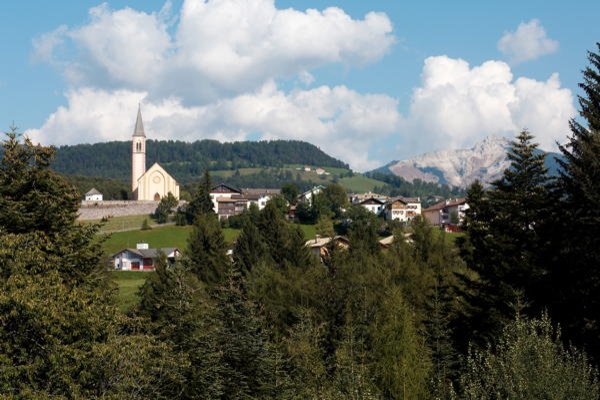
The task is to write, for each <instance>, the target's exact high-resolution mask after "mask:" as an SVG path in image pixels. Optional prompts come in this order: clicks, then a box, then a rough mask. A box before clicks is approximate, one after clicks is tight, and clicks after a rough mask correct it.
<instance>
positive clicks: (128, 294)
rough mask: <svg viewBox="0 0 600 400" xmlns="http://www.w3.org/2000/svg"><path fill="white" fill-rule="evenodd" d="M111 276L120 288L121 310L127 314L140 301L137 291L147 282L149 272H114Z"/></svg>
mask: <svg viewBox="0 0 600 400" xmlns="http://www.w3.org/2000/svg"><path fill="white" fill-rule="evenodd" d="M111 274H112V277H113V280H114V281H115V282H116V284H117V286H118V288H119V294H118V298H119V309H120V310H121V311H123V312H125V311H127V310H129V309H130V308H131V307H132V306H134V305H135V304H137V303H138V302H139V301H140V300H139V297H138V296H137V291H138V288H139V287H140V286H142V285H143V284H144V282H145V281H146V277H147V276H148V272H139V271H112V272H111Z"/></svg>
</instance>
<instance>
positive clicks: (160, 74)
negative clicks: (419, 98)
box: [34, 0, 395, 103]
mask: <svg viewBox="0 0 600 400" xmlns="http://www.w3.org/2000/svg"><path fill="white" fill-rule="evenodd" d="M169 10H170V3H167V4H166V6H165V7H163V10H161V12H157V13H144V12H140V11H136V10H133V9H131V8H124V9H120V10H112V9H110V8H109V7H108V5H106V4H102V5H100V6H98V7H94V8H92V9H91V10H90V12H89V14H90V20H89V22H88V23H87V24H85V25H83V26H80V27H76V28H70V29H67V28H66V27H62V28H60V30H59V31H55V32H51V33H48V34H45V35H42V36H41V37H39V38H37V39H36V40H35V44H34V47H35V52H34V54H36V55H38V58H39V59H50V58H54V57H55V56H56V55H55V54H54V53H53V49H54V48H55V47H56V43H57V41H58V40H59V39H60V40H65V39H68V44H70V45H71V46H73V47H74V49H73V52H70V53H69V58H65V59H63V60H61V61H62V63H61V64H60V65H61V66H63V72H64V74H65V76H66V77H67V79H68V81H69V82H70V83H71V84H72V85H76V86H77V85H86V86H101V87H107V86H113V87H121V88H127V89H130V90H145V91H148V92H149V93H150V95H152V96H154V97H161V96H162V97H165V96H170V95H175V96H178V97H180V98H182V99H183V100H184V101H185V102H186V103H198V102H210V101H214V100H215V99H218V98H221V97H223V96H235V95H237V94H239V93H244V92H247V91H251V90H255V89H257V88H259V87H261V86H262V85H263V84H265V82H267V81H268V80H270V79H274V78H289V77H293V76H300V77H301V78H302V79H303V82H311V79H310V74H309V73H308V71H309V70H310V69H312V68H316V67H319V66H322V65H325V64H331V63H342V64H347V65H364V64H367V63H370V62H374V61H377V60H378V59H380V58H381V57H382V56H383V55H384V54H385V53H386V52H387V51H388V50H389V49H390V46H391V45H392V44H393V43H394V40H395V39H394V36H393V35H392V24H391V22H390V20H389V18H388V17H387V16H386V15H385V14H383V13H376V12H370V13H368V14H366V15H365V17H364V19H353V18H351V17H350V16H349V15H348V14H346V13H345V12H344V11H343V10H341V9H339V8H336V7H331V8H327V9H325V10H323V11H318V10H314V9H308V10H306V11H297V10H294V9H277V8H276V7H275V3H274V0H211V1H204V0H185V1H184V3H183V5H182V7H181V10H180V13H179V17H178V18H177V19H176V20H175V21H177V22H176V23H175V24H174V22H173V21H174V20H173V18H170V11H169ZM171 24H174V25H171Z"/></svg>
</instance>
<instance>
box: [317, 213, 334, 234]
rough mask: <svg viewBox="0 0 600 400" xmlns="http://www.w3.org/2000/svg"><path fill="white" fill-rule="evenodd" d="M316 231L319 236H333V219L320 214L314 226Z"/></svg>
mask: <svg viewBox="0 0 600 400" xmlns="http://www.w3.org/2000/svg"><path fill="white" fill-rule="evenodd" d="M315 229H316V231H317V235H319V236H320V237H331V238H332V237H333V236H335V231H334V230H333V221H332V220H331V218H327V217H326V216H321V217H320V218H319V219H318V220H317V224H316V226H315Z"/></svg>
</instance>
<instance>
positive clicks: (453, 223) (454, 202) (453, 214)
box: [423, 198, 469, 230]
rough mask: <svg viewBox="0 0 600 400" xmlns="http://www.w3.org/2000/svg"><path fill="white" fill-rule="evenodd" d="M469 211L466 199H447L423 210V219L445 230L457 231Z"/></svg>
mask: <svg viewBox="0 0 600 400" xmlns="http://www.w3.org/2000/svg"><path fill="white" fill-rule="evenodd" d="M468 209H469V205H468V204H467V201H466V199H464V198H458V199H448V200H443V201H440V202H439V203H436V204H434V205H432V206H431V207H428V208H426V209H424V210H423V217H425V219H427V221H429V223H430V224H431V225H434V226H441V227H443V228H444V229H446V230H457V229H458V227H459V226H460V225H461V224H462V222H463V219H464V217H465V211H466V210H468Z"/></svg>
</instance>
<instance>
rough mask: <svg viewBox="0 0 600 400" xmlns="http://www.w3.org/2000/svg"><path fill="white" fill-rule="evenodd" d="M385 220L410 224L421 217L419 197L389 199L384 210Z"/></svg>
mask: <svg viewBox="0 0 600 400" xmlns="http://www.w3.org/2000/svg"><path fill="white" fill-rule="evenodd" d="M383 215H384V216H385V219H387V220H391V221H400V222H408V221H410V220H411V219H413V218H414V217H416V216H417V215H421V199H420V198H418V197H412V198H411V197H401V196H400V197H394V198H391V199H389V200H388V201H387V202H386V203H385V205H384V208H383Z"/></svg>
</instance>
